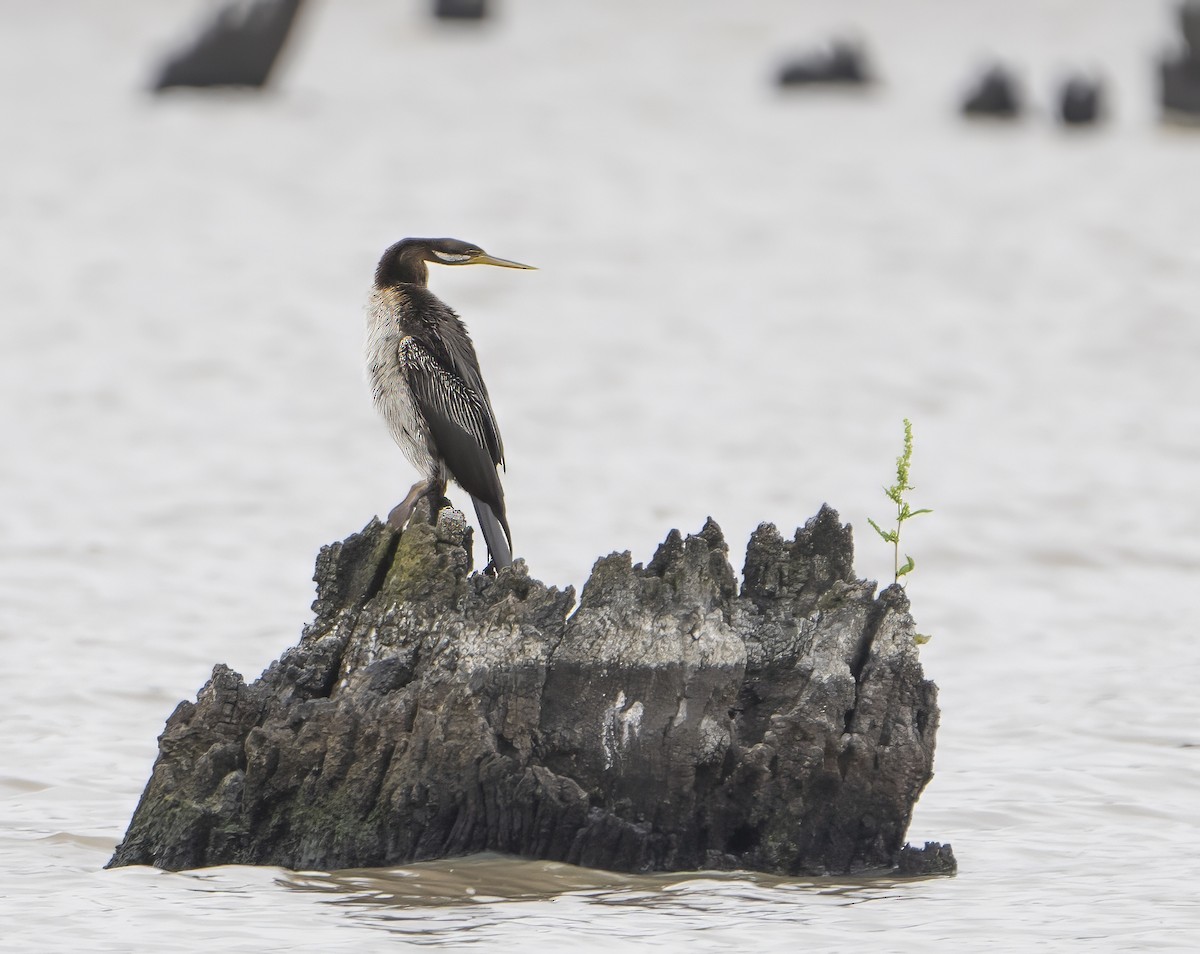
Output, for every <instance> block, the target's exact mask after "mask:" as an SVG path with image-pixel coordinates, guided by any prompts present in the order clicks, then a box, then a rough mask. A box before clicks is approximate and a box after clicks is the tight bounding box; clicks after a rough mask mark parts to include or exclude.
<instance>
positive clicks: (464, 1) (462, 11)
mask: <svg viewBox="0 0 1200 954" xmlns="http://www.w3.org/2000/svg"><path fill="white" fill-rule="evenodd" d="M433 15H434V16H435V17H437V18H438V19H439V20H484V19H486V18H487V15H488V4H487V0H434V2H433Z"/></svg>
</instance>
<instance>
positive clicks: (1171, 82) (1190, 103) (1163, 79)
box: [1159, 0, 1200, 123]
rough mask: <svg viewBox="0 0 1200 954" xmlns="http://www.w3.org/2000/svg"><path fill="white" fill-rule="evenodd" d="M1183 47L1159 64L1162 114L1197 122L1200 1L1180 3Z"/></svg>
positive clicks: (1199, 116)
mask: <svg viewBox="0 0 1200 954" xmlns="http://www.w3.org/2000/svg"><path fill="white" fill-rule="evenodd" d="M1179 30H1180V33H1182V34H1183V47H1182V49H1181V50H1180V51H1179V52H1178V53H1175V54H1170V55H1167V56H1164V57H1163V59H1162V61H1161V62H1160V63H1159V102H1160V104H1161V106H1162V111H1163V115H1164V117H1166V118H1168V119H1172V120H1178V121H1182V122H1186V123H1200V2H1197V0H1186V2H1184V3H1181V4H1180V5H1179Z"/></svg>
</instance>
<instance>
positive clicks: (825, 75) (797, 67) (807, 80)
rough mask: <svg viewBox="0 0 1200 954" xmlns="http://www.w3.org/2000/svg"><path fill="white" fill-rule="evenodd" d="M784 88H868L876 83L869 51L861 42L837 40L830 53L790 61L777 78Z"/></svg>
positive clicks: (813, 53)
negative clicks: (868, 56) (835, 86)
mask: <svg viewBox="0 0 1200 954" xmlns="http://www.w3.org/2000/svg"><path fill="white" fill-rule="evenodd" d="M776 82H777V83H778V85H780V86H782V87H798V86H813V85H837V86H865V85H867V84H869V83H871V82H873V76H872V71H871V68H870V66H869V65H868V62H867V54H866V51H865V50H864V49H863V48H862V46H861V45H860V44H858V43H852V42H850V41H849V40H834V41H833V43H831V44H830V46H829V48H828V49H827V50H816V51H813V52H810V53H806V54H803V55H801V56H797V57H794V58H792V59H790V60H788V61H787V62H786V63H784V65H783V66H782V67H780V69H779V74H778V76H777V78H776Z"/></svg>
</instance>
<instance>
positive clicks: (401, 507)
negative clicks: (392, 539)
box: [387, 477, 450, 530]
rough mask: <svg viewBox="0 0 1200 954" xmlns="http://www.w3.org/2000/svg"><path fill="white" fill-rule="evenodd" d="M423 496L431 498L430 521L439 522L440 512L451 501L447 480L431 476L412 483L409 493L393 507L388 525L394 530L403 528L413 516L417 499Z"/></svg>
mask: <svg viewBox="0 0 1200 954" xmlns="http://www.w3.org/2000/svg"><path fill="white" fill-rule="evenodd" d="M422 497H428V498H429V522H430V523H437V518H438V514H439V513H440V512H441V511H442V510H443V509H445V508H446V507H449V506H450V501H449V500H447V499H446V481H445V480H442V479H441V478H438V477H430V478H428V479H426V480H418V481H417V482H416V483H415V484H413V485H412V489H411V490H409V492H408V495H407V496H406V497H405V498H404V499H403V500H401V501H400V502H399V503H398V504H396V506H394V507H393V508H392V512H391V513H389V514H388V518H387V522H388V526H389V527H392V528H393V529H394V530H403V529H404V525H405V524H407V523H408V518H409V517H411V516H412V512H413V509H414V508H415V507H416V506H417V501H419V500H420V499H421V498H422Z"/></svg>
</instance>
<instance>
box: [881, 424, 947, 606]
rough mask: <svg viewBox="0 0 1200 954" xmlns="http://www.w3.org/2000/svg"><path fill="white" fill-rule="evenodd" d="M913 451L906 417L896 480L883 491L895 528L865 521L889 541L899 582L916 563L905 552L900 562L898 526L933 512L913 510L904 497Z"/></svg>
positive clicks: (909, 487) (926, 509)
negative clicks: (891, 505) (893, 511)
mask: <svg viewBox="0 0 1200 954" xmlns="http://www.w3.org/2000/svg"><path fill="white" fill-rule="evenodd" d="M912 451H913V436H912V422H911V421H910V420H909V419H908V418H907V417H906V418H905V419H904V453H903V454H901V455H900V456H899V457H897V458H896V482H895V483H894V484H892V486H890V487H884V488H883V492H884V493H885V494H887V497H888V500H890V501H892V503H894V504H895V505H896V529H895V530H884V529H883V527H881V526H880V525H879V524H877V523H876V522H875V521H874V520H872V519H871V518H870V517H868V518H867V523H869V524H870V525H871V526H872V527H874V528H875V532H876V533H878V534H879V535H880V536H881V537H883V539H884V541H885V542H887V543H890V544H891V545H892V548H893V550H894V553H895V570H896V577H895V582H896V583H899V582H900V577H902V576H907V575H908V574H909V573H911V572H912V571H913V568H914V567H915V566H916V563H915V562H914V561H913V558H912V557H911V556H909V555H908V554H907V553H906V554H904V562H903V563H901V562H900V528H901V527H903V526H904V522H905V521H906V520H911V519H912V518H913V517H916V516H920V515H921V514H923V513H933V511H932V510H930V509H928V508H926V507H922V508H921V509H920V510H913V509H912V507H911V506H910V505H909V502H908V501H907V500H905V499H904V495H905V493H907V492H908V491H910V490H913V489H914V488H913V485H912V484H910V483H909V482H908V471H909V467H910V466H911V464H912Z"/></svg>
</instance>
